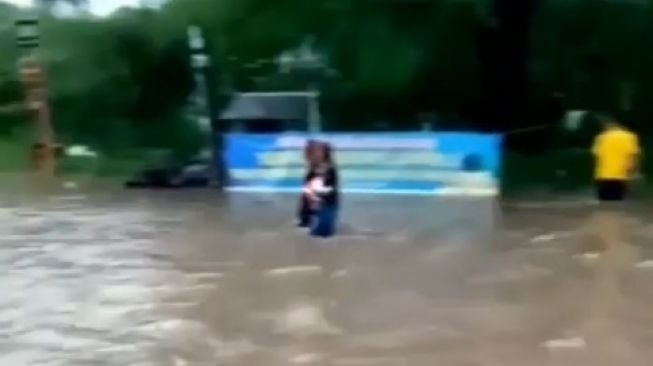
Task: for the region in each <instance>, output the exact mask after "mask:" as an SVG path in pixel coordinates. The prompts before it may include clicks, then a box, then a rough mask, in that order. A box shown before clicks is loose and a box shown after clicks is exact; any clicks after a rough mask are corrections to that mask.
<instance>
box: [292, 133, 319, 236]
mask: <svg viewBox="0 0 653 366" xmlns="http://www.w3.org/2000/svg"><path fill="white" fill-rule="evenodd" d="M317 145H318V142H317V141H315V140H309V141H308V142H307V143H306V147H305V148H304V160H305V161H306V164H307V167H308V169H307V172H306V175H305V176H304V187H306V186H307V185H308V183H309V182H310V181H311V179H313V177H314V175H315V173H314V170H315V169H314V168H315V165H316V163H315V161H316V159H315V150H316V148H317ZM314 214H315V210H314V209H313V207H312V206H311V201H310V200H309V198H308V195H307V194H306V192H305V190H304V192H302V195H301V197H300V198H299V208H298V210H297V221H298V223H297V226H299V227H302V228H308V227H310V226H311V221H312V219H313V216H314Z"/></svg>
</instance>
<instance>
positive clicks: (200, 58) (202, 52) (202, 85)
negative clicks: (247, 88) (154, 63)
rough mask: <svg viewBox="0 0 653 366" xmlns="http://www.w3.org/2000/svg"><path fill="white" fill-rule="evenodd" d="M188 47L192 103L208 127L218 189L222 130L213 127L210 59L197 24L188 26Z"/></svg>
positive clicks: (222, 174)
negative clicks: (209, 73)
mask: <svg viewBox="0 0 653 366" xmlns="http://www.w3.org/2000/svg"><path fill="white" fill-rule="evenodd" d="M188 47H189V49H190V57H191V59H190V61H191V67H192V69H193V79H194V81H195V91H194V92H193V98H192V99H193V104H194V107H195V108H194V109H195V113H196V117H197V122H198V124H199V125H200V126H207V125H208V126H211V127H210V130H211V132H210V139H211V145H212V152H213V155H212V156H213V162H212V164H211V166H212V168H213V175H214V179H215V183H216V185H217V187H218V189H219V190H220V191H222V190H223V189H224V185H225V169H224V159H223V156H222V150H223V143H222V140H223V138H222V132H221V131H219V129H218V128H216V127H215V123H216V121H215V120H214V119H215V116H214V113H215V110H214V108H213V105H214V100H213V97H214V96H213V94H212V93H211V85H210V83H209V78H208V76H207V75H208V71H209V68H210V67H211V59H210V58H209V55H208V53H207V50H206V40H205V39H204V35H203V34H202V30H201V29H200V27H198V26H194V25H193V26H190V27H188Z"/></svg>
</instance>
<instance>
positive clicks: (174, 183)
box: [125, 160, 211, 188]
mask: <svg viewBox="0 0 653 366" xmlns="http://www.w3.org/2000/svg"><path fill="white" fill-rule="evenodd" d="M210 184H211V178H210V168H209V164H208V163H207V162H203V161H199V160H195V161H190V162H189V163H188V164H186V165H183V166H181V167H163V168H150V169H145V170H143V171H141V172H139V173H137V174H136V175H135V176H134V177H133V178H132V179H130V180H128V181H127V182H125V187H126V188H201V187H208V186H209V185H210Z"/></svg>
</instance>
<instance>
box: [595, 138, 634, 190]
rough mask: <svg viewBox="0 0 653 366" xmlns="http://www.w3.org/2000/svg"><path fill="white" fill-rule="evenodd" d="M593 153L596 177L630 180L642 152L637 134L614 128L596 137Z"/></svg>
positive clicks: (599, 178) (598, 178)
mask: <svg viewBox="0 0 653 366" xmlns="http://www.w3.org/2000/svg"><path fill="white" fill-rule="evenodd" d="M592 153H593V154H594V156H595V158H596V170H595V172H594V177H595V179H597V180H601V179H608V180H612V179H613V180H629V179H630V177H631V174H632V169H633V168H634V167H635V162H636V159H637V156H638V155H639V153H640V148H639V139H638V138H637V135H636V134H634V133H632V132H630V131H628V130H625V129H622V128H613V129H610V130H607V131H605V132H603V133H601V134H600V135H598V136H597V137H596V139H595V140H594V146H593V147H592Z"/></svg>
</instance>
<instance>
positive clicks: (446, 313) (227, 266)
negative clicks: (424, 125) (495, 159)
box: [0, 189, 653, 366]
mask: <svg viewBox="0 0 653 366" xmlns="http://www.w3.org/2000/svg"><path fill="white" fill-rule="evenodd" d="M344 202H345V207H344V208H343V222H344V225H343V230H342V235H340V236H339V237H338V238H336V239H334V240H329V241H317V240H311V239H309V238H307V237H306V235H305V233H304V232H301V231H298V230H297V229H295V228H294V227H293V225H292V215H293V213H294V209H295V203H296V202H295V200H294V198H293V197H291V196H252V195H232V196H230V197H228V198H227V199H218V198H217V197H216V196H215V194H214V193H213V192H207V191H195V192H183V193H182V192H122V191H120V190H107V189H102V190H100V191H94V190H85V189H76V190H71V189H68V190H62V191H61V192H58V193H56V194H54V195H50V196H40V197H39V198H38V199H37V198H35V196H34V195H31V194H30V195H28V194H19V193H17V192H8V191H4V194H2V195H0V237H1V238H2V240H1V244H0V268H1V269H2V270H3V273H5V275H4V276H2V277H0V288H2V289H3V290H4V293H5V296H3V298H2V299H0V325H1V326H0V339H2V341H0V350H1V352H0V361H1V363H2V364H3V365H12V366H22V365H30V366H32V365H116V366H123V365H143V366H145V365H152V366H154V365H156V366H159V365H166V366H167V365H174V366H180V365H187V366H192V365H216V364H220V365H234V366H238V365H247V366H249V365H272V366H274V365H293V364H302V365H393V366H394V365H411V366H412V365H417V366H419V365H434V364H436V363H437V364H438V365H445V366H448V365H452V366H459V365H483V366H486V365H501V366H511V365H515V366H516V365H529V366H530V365H535V366H539V365H581V366H582V365H599V366H601V365H605V366H611V365H615V364H616V363H617V362H619V361H624V362H625V363H626V364H628V365H640V364H641V365H644V364H645V363H644V362H645V361H647V360H649V359H650V357H651V356H653V353H652V351H651V347H650V345H651V344H652V342H653V338H652V337H653V332H652V331H650V330H649V328H650V327H648V326H647V325H648V324H651V322H650V321H651V320H652V319H651V318H652V317H653V316H652V315H650V311H649V309H650V306H651V305H652V302H653V301H652V300H653V290H651V288H650V286H647V284H648V281H649V277H650V276H651V275H652V274H651V273H649V271H651V270H652V269H649V267H653V265H652V263H651V262H647V261H646V258H653V257H651V255H653V253H651V252H650V250H649V249H648V248H647V247H646V242H650V238H651V235H653V231H652V230H653V228H651V227H649V226H648V225H647V224H645V222H644V220H641V217H643V216H641V215H642V214H641V213H639V212H627V213H623V212H597V211H596V210H595V209H594V208H589V207H582V208H578V209H574V210H570V209H546V208H544V209H510V210H503V212H501V210H499V208H498V207H497V205H496V204H495V203H494V202H491V201H485V200H462V199H435V198H424V197H422V198H419V199H415V198H392V199H390V198H387V199H381V198H378V197H345V201H344ZM638 220H641V221H638Z"/></svg>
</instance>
